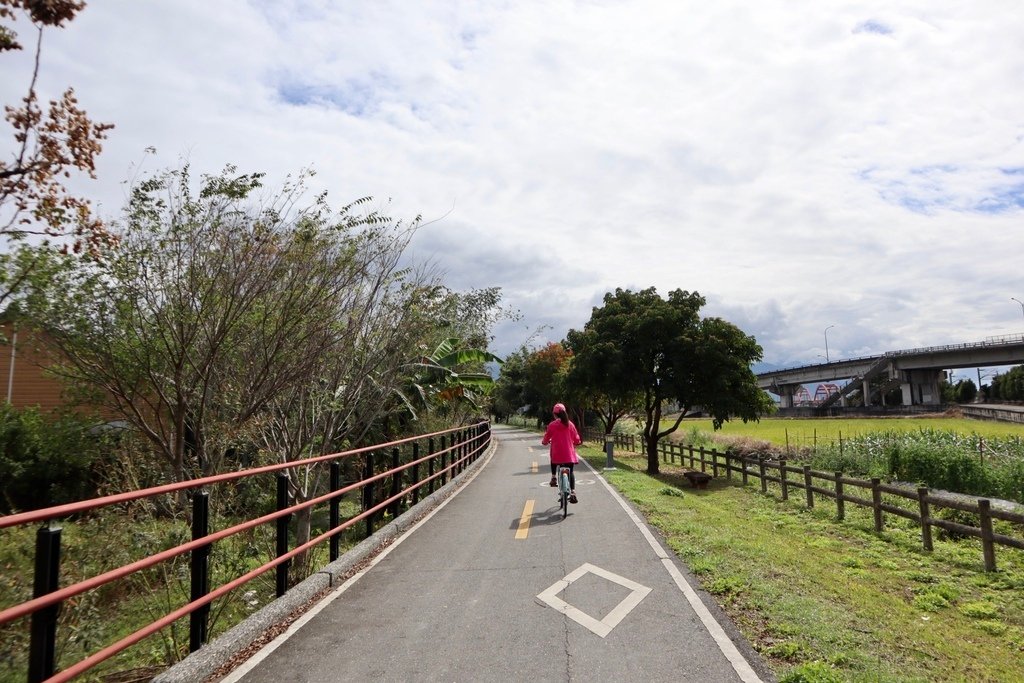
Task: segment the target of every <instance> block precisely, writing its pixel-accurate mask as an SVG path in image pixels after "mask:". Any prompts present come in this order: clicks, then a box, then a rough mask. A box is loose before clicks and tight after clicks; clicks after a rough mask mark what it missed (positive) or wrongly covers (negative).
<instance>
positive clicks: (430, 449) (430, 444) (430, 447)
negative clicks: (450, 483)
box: [427, 437, 437, 493]
mask: <svg viewBox="0 0 1024 683" xmlns="http://www.w3.org/2000/svg"><path fill="white" fill-rule="evenodd" d="M436 452H437V451H435V450H434V437H430V438H429V439H427V455H429V456H430V460H427V476H428V477H430V487H429V488H430V492H431V493H433V492H434V482H435V481H437V480H436V479H434V453H436Z"/></svg>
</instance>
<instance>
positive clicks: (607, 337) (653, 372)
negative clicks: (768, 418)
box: [570, 287, 771, 474]
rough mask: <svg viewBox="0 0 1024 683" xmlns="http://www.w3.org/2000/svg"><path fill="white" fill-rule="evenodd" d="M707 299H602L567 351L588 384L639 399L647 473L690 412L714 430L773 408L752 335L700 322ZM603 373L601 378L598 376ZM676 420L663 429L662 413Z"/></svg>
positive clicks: (716, 321)
mask: <svg viewBox="0 0 1024 683" xmlns="http://www.w3.org/2000/svg"><path fill="white" fill-rule="evenodd" d="M704 304H705V301H704V298H703V297H701V296H700V295H699V294H697V293H696V292H694V293H690V292H686V291H683V290H679V289H677V290H674V291H672V292H669V294H668V298H667V299H664V298H662V297H661V296H660V295H659V294H658V293H657V291H656V290H655V289H654V288H653V287H652V288H649V289H645V290H642V291H639V292H633V291H630V290H623V289H616V290H615V292H614V293H608V294H605V297H604V305H603V306H601V307H598V308H595V309H594V311H593V313H592V314H591V317H590V320H589V321H588V322H587V324H586V325H585V326H584V328H583V330H581V331H573V332H570V339H571V342H570V345H571V347H572V349H573V351H574V353H575V356H576V358H577V361H576V362H578V363H580V364H581V366H582V367H586V368H593V369H594V371H593V372H592V373H590V374H588V375H587V379H588V381H589V382H590V386H592V387H594V388H596V389H598V390H600V391H601V392H602V393H604V394H607V395H608V396H610V397H614V398H615V399H616V400H619V401H628V400H629V399H630V398H631V397H632V396H634V395H640V396H642V405H643V413H644V417H643V420H644V429H643V437H644V442H645V445H646V449H647V471H648V472H649V473H651V474H657V473H658V471H659V467H658V465H659V458H658V442H659V440H660V439H662V438H664V437H666V436H668V435H669V434H671V433H673V432H675V431H676V429H678V428H679V425H680V423H681V422H682V420H683V418H684V417H685V416H686V415H687V414H689V413H690V411H691V410H693V409H695V408H698V407H699V408H700V409H701V410H703V411H704V412H706V413H707V414H709V415H710V416H711V419H712V422H713V424H714V426H715V428H716V429H718V428H720V427H721V426H722V424H723V423H724V422H725V421H726V420H729V419H732V418H740V419H742V420H743V421H744V422H746V421H747V420H756V419H758V418H759V417H760V416H761V415H763V414H765V413H767V412H768V411H769V410H770V409H771V399H770V398H769V397H768V395H767V394H766V393H764V392H763V391H761V390H760V389H759V388H758V387H757V380H756V377H755V376H754V373H753V372H752V371H751V369H750V365H751V364H752V363H754V362H756V361H758V360H760V358H761V347H760V346H758V344H757V342H756V341H755V340H754V338H753V337H751V336H748V335H746V334H744V333H743V331H742V330H740V329H739V328H737V327H736V326H735V325H732V324H731V323H729V322H726V321H725V320H722V319H720V318H704V319H701V317H700V309H701V307H703V306H704ZM600 368H603V375H602V374H601V372H600V371H599V369H600ZM670 402H675V403H676V404H678V406H679V414H678V415H677V417H676V419H675V420H674V421H673V422H672V423H671V424H669V425H668V426H667V427H665V428H662V424H661V422H662V417H663V411H664V409H665V407H666V406H667V405H668V404H669V403H670Z"/></svg>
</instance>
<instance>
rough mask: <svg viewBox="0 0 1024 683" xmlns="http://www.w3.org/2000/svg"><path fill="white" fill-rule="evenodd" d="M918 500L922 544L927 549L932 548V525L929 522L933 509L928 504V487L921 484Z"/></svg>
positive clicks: (918, 490)
mask: <svg viewBox="0 0 1024 683" xmlns="http://www.w3.org/2000/svg"><path fill="white" fill-rule="evenodd" d="M917 502H918V506H919V508H920V510H921V545H922V546H924V549H925V550H931V549H932V525H931V524H930V523H929V520H930V519H931V510H930V509H929V505H928V487H927V486H920V487H918V489H917Z"/></svg>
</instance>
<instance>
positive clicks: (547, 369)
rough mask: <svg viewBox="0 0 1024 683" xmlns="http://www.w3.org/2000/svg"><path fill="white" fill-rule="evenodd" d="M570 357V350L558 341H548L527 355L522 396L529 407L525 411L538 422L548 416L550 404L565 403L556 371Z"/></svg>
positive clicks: (557, 371) (559, 369)
mask: <svg viewBox="0 0 1024 683" xmlns="http://www.w3.org/2000/svg"><path fill="white" fill-rule="evenodd" d="M570 356H571V354H570V352H569V351H568V350H566V348H565V347H564V346H562V344H561V343H559V342H550V343H548V344H547V345H545V346H544V347H543V348H540V349H537V350H536V351H533V352H532V353H531V354H530V355H529V356H527V358H526V364H525V367H524V368H523V372H524V379H525V388H526V397H525V398H526V399H527V403H528V405H529V406H530V408H529V410H528V411H527V413H528V414H529V415H530V416H531V417H535V418H537V420H538V421H541V422H543V421H544V420H546V419H550V417H551V407H552V406H553V405H554V404H555V403H559V402H563V403H564V402H565V398H564V395H563V394H564V392H563V387H562V385H561V375H560V374H559V373H560V371H561V369H562V367H563V366H565V365H566V364H567V363H568V361H569V358H570Z"/></svg>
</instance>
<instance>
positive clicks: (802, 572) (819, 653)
mask: <svg viewBox="0 0 1024 683" xmlns="http://www.w3.org/2000/svg"><path fill="white" fill-rule="evenodd" d="M844 434H845V427H844ZM582 452H583V454H584V455H585V457H586V458H587V459H588V460H589V461H590V463H591V464H592V465H594V466H595V467H601V466H603V465H604V464H605V462H604V459H605V456H604V454H603V453H601V452H600V450H599V449H597V448H593V447H585V448H583V449H582ZM623 456H625V457H623ZM616 465H617V467H618V469H617V470H616V471H612V472H607V473H605V476H606V477H607V479H608V480H609V481H610V482H611V484H612V485H613V486H615V487H616V488H617V489H618V490H619V491H621V492H622V493H623V495H625V496H626V497H627V498H628V499H629V500H631V501H632V502H633V503H634V504H635V505H636V506H637V507H638V508H639V509H640V510H641V511H642V513H643V514H644V515H645V517H646V518H647V520H648V522H649V523H650V524H651V525H653V526H655V527H656V528H658V529H659V530H660V531H661V532H662V533H663V534H664V537H665V539H666V541H667V542H668V544H669V546H670V547H671V548H672V549H673V550H674V551H675V552H676V554H677V555H679V557H680V558H682V559H683V560H684V561H685V562H686V564H687V565H688V566H689V567H690V569H691V570H692V571H693V573H694V574H695V575H696V576H697V577H698V578H699V580H700V582H701V585H702V586H703V588H704V589H705V590H707V591H708V592H709V593H711V594H712V595H713V596H714V597H715V599H716V600H717V601H718V603H719V604H720V605H722V606H723V608H724V609H725V611H726V612H727V613H728V614H729V615H730V617H731V618H732V619H733V621H734V622H735V623H736V625H737V626H738V627H739V629H740V630H741V631H742V632H743V634H744V635H745V636H746V638H747V639H748V640H749V641H750V642H751V643H752V644H753V645H754V647H755V648H756V649H757V650H758V651H759V652H761V653H762V655H763V656H764V657H765V659H766V660H767V662H768V663H769V665H770V666H771V667H772V669H773V671H774V672H775V673H776V675H777V676H778V677H779V680H780V681H781V682H782V683H798V682H817V683H828V682H837V681H884V682H890V681H891V682H895V681H900V682H904V681H915V682H916V681H921V682H924V681H1020V680H1024V551H1018V550H1013V549H1006V550H1003V551H1001V552H1000V553H999V571H998V572H994V573H985V572H984V571H983V566H982V563H981V550H980V544H979V543H978V542H977V541H971V540H964V541H948V540H937V541H936V543H935V549H934V551H933V552H931V553H926V552H924V551H923V550H922V549H921V543H920V529H919V528H916V527H914V526H911V525H910V524H909V523H906V524H901V523H900V520H895V521H894V522H893V523H892V524H891V525H887V528H886V530H885V531H884V532H882V533H875V532H874V531H873V526H872V521H871V517H870V514H871V513H870V511H868V510H866V509H859V508H858V509H853V510H851V509H849V508H848V513H847V519H846V520H845V521H843V522H839V521H837V520H835V518H834V511H832V512H829V511H828V510H826V509H822V508H816V509H813V510H807V509H806V508H804V507H802V506H801V505H800V504H799V503H798V502H795V501H790V502H782V501H780V500H779V499H778V497H777V492H773V491H772V488H769V494H768V495H765V494H762V493H761V492H760V488H758V487H754V486H747V487H743V486H742V485H740V484H739V482H738V481H735V480H734V481H732V482H728V481H725V480H721V479H719V480H715V481H714V482H712V484H711V485H710V486H709V488H708V489H707V490H701V491H695V490H693V489H690V488H689V487H688V486H687V485H686V484H685V483H684V481H683V479H682V477H681V476H680V473H679V472H680V470H679V469H678V468H675V467H673V466H669V465H663V472H662V474H660V475H659V476H657V477H652V476H649V475H647V474H646V473H644V471H643V470H644V469H645V466H646V461H645V459H644V458H643V457H633V456H631V455H630V454H628V453H619V456H618V457H617V458H616ZM773 493H774V495H773Z"/></svg>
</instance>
